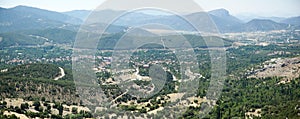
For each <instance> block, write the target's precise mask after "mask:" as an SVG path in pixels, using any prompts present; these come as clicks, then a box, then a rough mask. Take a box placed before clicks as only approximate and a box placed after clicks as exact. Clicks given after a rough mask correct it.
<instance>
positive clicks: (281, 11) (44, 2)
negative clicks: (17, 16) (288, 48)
mask: <svg viewBox="0 0 300 119" xmlns="http://www.w3.org/2000/svg"><path fill="white" fill-rule="evenodd" d="M104 1H105V0H0V7H4V8H10V7H15V6H17V5H26V6H31V7H38V8H41V9H47V10H52V11H58V12H65V11H71V10H93V9H94V8H96V7H97V6H98V5H100V4H101V3H103V2H104ZM195 2H197V3H198V4H199V5H200V6H201V7H202V8H203V9H204V10H206V11H209V10H214V9H219V8H224V9H227V10H228V11H230V13H231V14H233V15H239V14H248V15H259V16H267V17H270V16H278V17H291V16H300V7H299V6H300V0H195ZM175 5H176V4H175Z"/></svg>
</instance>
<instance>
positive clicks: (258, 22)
mask: <svg viewBox="0 0 300 119" xmlns="http://www.w3.org/2000/svg"><path fill="white" fill-rule="evenodd" d="M287 28H288V25H287V24H283V23H277V22H274V21H272V20H267V19H253V20H251V21H249V22H247V23H246V24H243V25H241V26H240V27H237V28H235V30H236V31H237V32H241V31H242V32H253V31H270V30H282V29H287Z"/></svg>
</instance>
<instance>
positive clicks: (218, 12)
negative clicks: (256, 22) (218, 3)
mask: <svg viewBox="0 0 300 119" xmlns="http://www.w3.org/2000/svg"><path fill="white" fill-rule="evenodd" d="M208 14H210V15H214V16H216V17H219V18H222V19H224V20H226V21H231V22H235V23H242V21H241V20H240V19H238V18H236V17H234V16H232V15H231V14H229V11H227V10H226V9H216V10H212V11H209V12H208Z"/></svg>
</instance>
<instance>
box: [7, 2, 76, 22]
mask: <svg viewBox="0 0 300 119" xmlns="http://www.w3.org/2000/svg"><path fill="white" fill-rule="evenodd" d="M11 10H13V11H16V12H18V13H19V14H23V16H27V17H31V16H36V17H40V18H44V19H49V20H54V21H59V22H63V23H69V24H81V23H82V20H80V19H79V18H75V17H70V16H68V15H65V14H62V13H59V12H54V11H48V10H44V9H39V8H34V7H28V6H16V7H14V8H11Z"/></svg>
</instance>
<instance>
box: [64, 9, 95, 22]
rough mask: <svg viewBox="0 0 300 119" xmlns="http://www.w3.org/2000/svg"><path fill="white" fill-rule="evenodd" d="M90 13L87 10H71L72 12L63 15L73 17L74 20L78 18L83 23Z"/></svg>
mask: <svg viewBox="0 0 300 119" xmlns="http://www.w3.org/2000/svg"><path fill="white" fill-rule="evenodd" d="M90 13H91V11H89V10H73V11H68V12H63V14H66V15H69V16H72V17H75V18H79V19H81V20H82V21H84V20H85V19H86V18H87V17H88V16H89V14H90Z"/></svg>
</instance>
